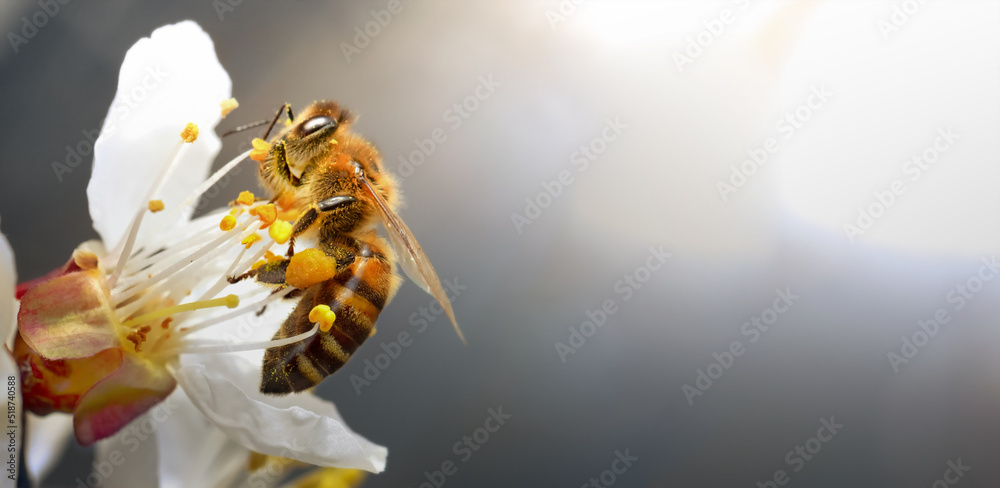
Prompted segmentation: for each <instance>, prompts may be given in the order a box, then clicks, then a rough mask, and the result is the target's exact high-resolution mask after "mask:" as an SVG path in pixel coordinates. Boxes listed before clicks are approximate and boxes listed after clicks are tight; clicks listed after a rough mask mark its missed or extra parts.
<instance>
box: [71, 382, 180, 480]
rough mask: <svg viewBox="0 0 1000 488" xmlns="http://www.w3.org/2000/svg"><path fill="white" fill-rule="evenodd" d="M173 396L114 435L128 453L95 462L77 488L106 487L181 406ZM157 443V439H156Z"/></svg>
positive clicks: (110, 453) (116, 451)
mask: <svg viewBox="0 0 1000 488" xmlns="http://www.w3.org/2000/svg"><path fill="white" fill-rule="evenodd" d="M175 402H176V400H174V397H173V396H168V397H167V398H166V399H165V400H164V401H162V402H160V403H158V404H157V405H156V406H154V407H153V408H152V409H150V410H149V412H147V413H146V414H144V415H142V416H140V417H139V418H137V419H135V420H133V421H132V422H131V423H129V424H128V425H126V426H125V427H124V428H123V429H122V430H120V431H118V433H116V434H115V435H114V439H116V440H117V442H118V443H121V444H123V447H125V448H127V452H122V451H121V450H120V449H114V450H112V451H111V452H109V453H108V456H107V458H106V459H104V460H101V461H95V462H94V464H93V465H92V467H91V472H90V474H89V475H87V478H86V479H85V480H82V479H80V478H76V480H75V481H76V485H75V486H76V488H97V487H100V486H104V485H105V482H106V481H107V480H108V479H109V478H111V477H112V476H113V475H114V473H115V470H116V469H117V468H118V467H119V466H121V465H123V464H125V462H126V461H127V459H126V458H127V457H128V454H130V453H134V452H135V451H136V450H138V449H139V446H140V445H142V443H143V442H146V441H147V440H148V439H150V437H151V436H152V435H153V434H155V433H156V431H157V430H158V429H159V428H160V425H161V424H162V423H163V422H165V421H166V420H167V419H168V418H170V416H171V415H172V414H173V413H174V411H175V410H177V407H178V406H179V405H176V404H175ZM154 442H155V439H154Z"/></svg>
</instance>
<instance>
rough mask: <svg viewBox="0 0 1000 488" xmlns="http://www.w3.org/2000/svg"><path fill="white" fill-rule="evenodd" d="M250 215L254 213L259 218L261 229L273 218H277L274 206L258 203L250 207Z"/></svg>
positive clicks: (270, 222) (269, 223) (271, 221)
mask: <svg viewBox="0 0 1000 488" xmlns="http://www.w3.org/2000/svg"><path fill="white" fill-rule="evenodd" d="M250 215H256V216H257V217H259V218H260V223H261V227H260V228H261V229H264V228H267V226H269V225H271V224H273V223H274V220H275V219H277V218H278V209H276V208H274V205H272V204H270V203H269V204H267V205H259V206H257V207H254V208H252V209H250Z"/></svg>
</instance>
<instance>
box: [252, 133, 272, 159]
mask: <svg viewBox="0 0 1000 488" xmlns="http://www.w3.org/2000/svg"><path fill="white" fill-rule="evenodd" d="M250 144H251V145H253V150H252V151H250V159H252V160H254V161H261V162H263V161H264V160H266V159H267V155H268V153H270V152H271V145H270V144H268V143H267V141H265V140H264V139H261V138H259V137H255V138H254V139H253V140H252V141H250Z"/></svg>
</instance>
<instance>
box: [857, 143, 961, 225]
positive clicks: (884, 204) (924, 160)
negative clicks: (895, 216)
mask: <svg viewBox="0 0 1000 488" xmlns="http://www.w3.org/2000/svg"><path fill="white" fill-rule="evenodd" d="M958 139H961V135H959V134H956V133H955V132H953V131H952V129H951V127H950V126H949V127H948V128H947V129H946V128H944V127H941V128H939V129H938V130H937V137H935V138H934V142H933V143H931V144H930V145H928V146H927V147H926V148H924V149H923V150H922V151H921V152H919V153H918V154H915V155H914V156H913V157H911V158H910V159H909V160H907V161H906V162H904V163H903V165H902V166H901V168H900V170H901V171H902V173H903V174H904V175H909V176H910V182H915V181H917V180H919V179H920V178H921V177H922V176H923V175H924V173H925V172H927V170H929V169H931V165H932V164H934V163H936V162H937V160H938V159H940V158H941V155H942V154H944V153H946V152H948V150H949V149H951V147H952V146H953V145H955V141H956V140H958ZM903 193H906V182H904V181H903V180H902V179H895V180H893V181H892V182H890V183H889V186H888V188H886V189H883V190H877V191H875V192H872V199H871V201H870V202H869V203H868V204H866V205H863V206H861V207H858V208H857V211H858V216H857V217H856V218H855V220H854V223H850V222H849V223H846V224H844V235H846V236H847V239H848V240H849V241H851V244H854V242H855V238H856V237H858V236H861V235H864V233H865V231H867V230H869V229H871V228H872V226H873V225H875V221H876V220H878V219H880V218H881V217H882V216H883V215H885V213H886V211H888V210H889V209H890V208H892V206H893V205H895V204H896V202H897V201H898V200H899V197H901V196H902V195H903Z"/></svg>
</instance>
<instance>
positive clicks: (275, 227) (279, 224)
mask: <svg viewBox="0 0 1000 488" xmlns="http://www.w3.org/2000/svg"><path fill="white" fill-rule="evenodd" d="M267 235H269V236H271V239H274V242H277V243H278V244H284V243H286V242H288V238H289V237H292V224H290V223H288V222H285V221H284V220H276V221H275V222H274V224H271V227H269V228H268V229H267Z"/></svg>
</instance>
